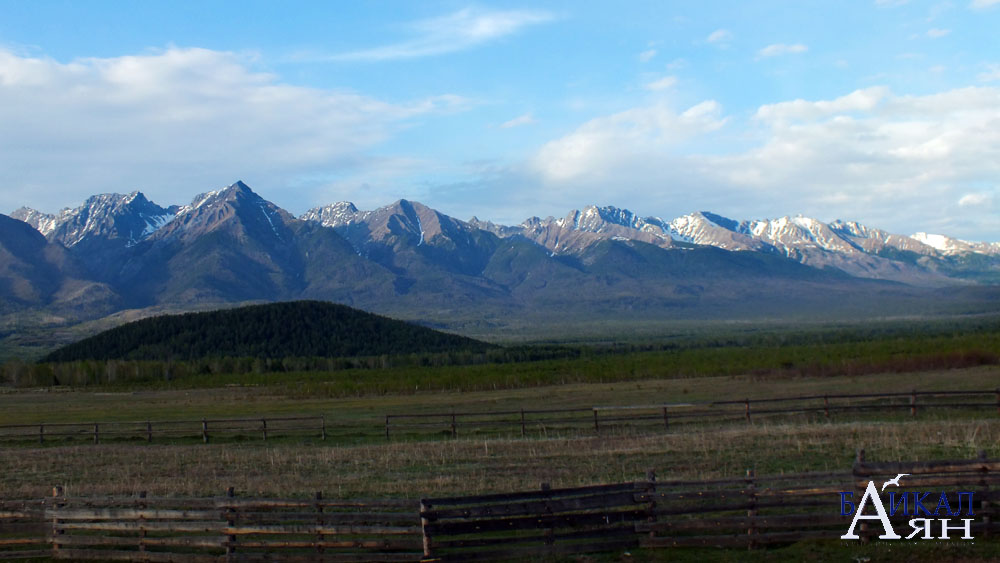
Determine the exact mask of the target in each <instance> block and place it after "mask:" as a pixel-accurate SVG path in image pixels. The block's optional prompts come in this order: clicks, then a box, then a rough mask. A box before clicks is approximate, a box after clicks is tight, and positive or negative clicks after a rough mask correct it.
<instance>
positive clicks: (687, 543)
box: [639, 530, 842, 548]
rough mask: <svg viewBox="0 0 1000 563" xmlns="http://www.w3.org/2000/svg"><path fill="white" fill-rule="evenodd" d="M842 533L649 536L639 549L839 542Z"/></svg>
mask: <svg viewBox="0 0 1000 563" xmlns="http://www.w3.org/2000/svg"><path fill="white" fill-rule="evenodd" d="M841 533H842V532H837V531H827V530H817V531H796V532H779V533H769V534H754V535H753V536H749V535H746V533H743V534H726V535H717V536H671V537H659V536H657V537H652V538H651V537H648V536H647V537H642V538H640V539H639V547H643V548H669V547H745V546H746V545H747V544H749V542H751V541H753V542H754V543H755V544H770V543H795V542H799V541H803V540H807V539H830V540H837V539H839V538H840V534H841Z"/></svg>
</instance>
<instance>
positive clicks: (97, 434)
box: [94, 422, 101, 444]
mask: <svg viewBox="0 0 1000 563" xmlns="http://www.w3.org/2000/svg"><path fill="white" fill-rule="evenodd" d="M100 441H101V438H100V430H99V429H98V424H97V423H96V422H95V423H94V443H95V444H97V443H99V442H100Z"/></svg>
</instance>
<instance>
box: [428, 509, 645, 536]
mask: <svg viewBox="0 0 1000 563" xmlns="http://www.w3.org/2000/svg"><path fill="white" fill-rule="evenodd" d="M647 516H648V511H647V510H645V509H643V510H627V511H621V512H595V513H586V514H558V515H548V516H522V517H515V518H498V519H492V520H473V521H458V522H455V521H452V522H437V523H431V524H428V525H427V526H426V527H425V530H426V531H427V533H429V534H431V535H433V536H439V535H460V534H474V533H479V532H500V531H510V530H543V529H546V528H581V527H585V526H610V525H613V524H617V523H629V524H631V523H633V522H635V521H637V520H640V519H643V520H644V519H645V518H646V517H647Z"/></svg>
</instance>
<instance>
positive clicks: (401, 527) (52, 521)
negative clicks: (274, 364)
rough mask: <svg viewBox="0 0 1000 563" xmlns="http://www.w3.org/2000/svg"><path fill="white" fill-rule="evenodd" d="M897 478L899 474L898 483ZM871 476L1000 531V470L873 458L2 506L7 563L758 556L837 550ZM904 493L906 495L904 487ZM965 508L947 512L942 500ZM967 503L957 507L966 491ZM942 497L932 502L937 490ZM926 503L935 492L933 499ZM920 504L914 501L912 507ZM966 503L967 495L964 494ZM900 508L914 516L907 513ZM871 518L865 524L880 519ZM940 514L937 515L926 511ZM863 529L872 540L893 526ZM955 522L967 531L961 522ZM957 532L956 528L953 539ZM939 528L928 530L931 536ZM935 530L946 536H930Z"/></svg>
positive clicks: (988, 534) (901, 528)
mask: <svg viewBox="0 0 1000 563" xmlns="http://www.w3.org/2000/svg"><path fill="white" fill-rule="evenodd" d="M893 478H896V480H895V481H893ZM869 481H872V482H874V483H875V484H876V487H877V488H879V489H880V490H881V489H885V488H886V487H892V488H891V489H890V490H889V491H886V495H887V494H888V492H893V493H895V494H896V496H895V498H896V499H897V500H896V501H895V503H896V504H895V505H893V506H887V510H890V511H891V512H890V520H891V521H892V525H893V526H894V527H895V529H896V532H897V533H900V534H901V535H904V536H905V535H907V534H909V533H910V532H911V531H912V530H911V528H910V526H909V521H910V519H912V518H914V517H917V518H919V517H920V516H921V514H920V511H919V510H918V508H917V499H918V496H919V495H922V496H919V498H921V499H923V498H925V497H928V495H930V496H929V500H928V504H927V506H926V507H925V513H926V512H928V511H933V512H935V513H938V514H937V515H935V516H934V517H933V518H936V517H937V516H939V515H940V516H943V515H948V516H952V511H953V509H954V512H955V514H956V515H960V516H963V517H965V516H968V517H970V518H972V519H973V521H972V522H971V523H970V524H969V527H968V530H969V533H970V534H971V535H972V536H973V537H974V538H975V539H977V540H983V541H996V538H997V537H998V534H1000V522H998V517H1000V510H998V506H1000V460H990V459H987V458H986V456H985V455H984V454H981V455H980V457H979V458H977V459H973V460H959V461H931V462H894V463H870V462H867V461H865V459H864V454H863V452H859V455H858V459H857V461H856V462H855V464H854V467H853V470H852V471H850V472H847V471H845V472H842V473H797V474H788V475H772V476H763V477H761V476H756V475H754V474H753V472H748V473H747V475H746V476H745V477H743V478H740V479H717V480H697V481H678V480H669V481H665V480H656V478H655V475H654V474H653V473H652V472H650V473H649V474H647V476H646V479H645V480H642V481H636V482H629V483H617V484H610V485H595V486H588V487H576V488H562V489H551V488H549V487H547V486H543V487H542V488H541V489H540V490H535V491H526V492H516V493H503V494H490V495H474V496H464V497H451V498H429V499H424V500H422V501H420V502H419V510H418V503H417V502H416V501H396V500H374V501H373V500H331V499H326V498H324V497H323V495H322V494H320V493H316V494H315V495H313V497H312V498H308V499H260V498H240V497H236V496H235V495H234V494H233V491H232V490H231V489H230V490H229V491H228V493H227V494H226V495H224V496H220V497H216V498H152V497H146V496H145V495H143V494H138V495H136V496H131V497H101V498H76V497H72V496H67V495H65V494H63V491H62V490H61V489H60V488H57V489H56V490H55V493H54V495H53V496H52V497H51V498H47V499H41V500H29V501H3V502H0V559H15V558H16V559H27V558H35V557H50V558H55V559H72V560H101V561H108V560H130V561H177V562H201V561H272V560H273V561H299V560H301V561H307V560H308V561H415V560H418V559H424V560H428V561H429V560H443V561H466V560H484V559H509V560H518V559H523V558H525V557H531V556H549V555H561V554H574V553H592V552H600V551H609V550H621V549H631V548H634V547H644V548H649V549H657V548H673V547H684V546H710V547H738V548H743V549H746V548H757V547H766V546H768V545H775V544H789V543H794V542H797V541H801V540H806V539H829V540H835V541H839V538H840V536H841V535H844V534H846V533H847V530H848V528H849V525H850V523H851V521H852V516H851V515H849V514H848V515H842V513H841V506H842V501H843V497H842V493H844V492H852V493H853V497H852V501H853V502H855V503H858V502H860V499H861V497H862V494H863V491H864V490H865V488H866V487H867V485H868V483H869ZM894 483H895V484H894ZM939 491H949V492H950V493H951V495H950V496H951V501H950V502H952V503H953V504H952V505H951V506H949V507H947V510H946V511H945V513H944V514H941V513H940V506H939V505H938V503H939V500H938V496H937V494H938V492H939ZM956 491H957V492H960V493H961V494H962V495H965V496H964V505H963V504H961V503H962V502H963V501H962V500H959V501H958V502H959V504H958V505H956V504H954V503H955V497H954V493H955V492H956ZM928 492H929V493H928ZM925 493H927V494H925ZM906 498H912V501H905V502H903V503H902V504H900V501H899V499H906ZM959 498H960V499H961V498H963V497H959ZM901 506H902V510H899V509H900V507H901ZM871 513H872V511H871V509H870V507H869V509H868V510H866V514H871ZM927 516H930V514H927ZM869 522H870V521H864V522H863V523H860V524H859V525H858V526H857V529H856V532H857V535H858V536H859V538H860V541H870V540H871V539H872V538H874V537H876V536H877V535H879V534H881V533H882V532H883V530H882V529H881V526H880V524H878V523H876V524H870V523H869ZM955 522H957V521H955ZM956 529H957V524H955V523H953V524H952V525H951V531H952V534H953V536H952V537H953V538H954V537H961V536H962V535H964V530H963V531H962V532H955V530H956ZM927 530H930V531H927ZM921 533H934V534H935V535H936V537H940V536H939V535H938V534H940V533H941V530H938V529H936V528H935V529H933V530H931V528H925V529H924V530H923V531H921Z"/></svg>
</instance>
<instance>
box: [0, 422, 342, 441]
mask: <svg viewBox="0 0 1000 563" xmlns="http://www.w3.org/2000/svg"><path fill="white" fill-rule="evenodd" d="M279 436H311V437H317V438H320V439H322V440H325V439H326V437H327V427H326V418H325V417H323V416H284V417H280V416H278V417H276V416H260V417H253V418H213V419H206V418H202V419H198V420H158V421H151V420H141V421H136V420H132V421H112V422H41V423H37V424H6V425H0V440H3V441H7V442H34V443H38V444H45V443H47V442H48V443H62V442H69V441H81V440H82V441H86V442H91V443H94V444H99V443H101V442H102V441H115V442H120V441H124V442H139V443H143V442H145V443H151V442H153V441H154V439H155V440H164V439H169V440H182V439H194V440H200V441H202V442H204V443H206V444H207V443H209V441H210V440H211V439H212V438H244V439H260V440H267V439H268V438H275V437H279Z"/></svg>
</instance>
